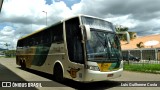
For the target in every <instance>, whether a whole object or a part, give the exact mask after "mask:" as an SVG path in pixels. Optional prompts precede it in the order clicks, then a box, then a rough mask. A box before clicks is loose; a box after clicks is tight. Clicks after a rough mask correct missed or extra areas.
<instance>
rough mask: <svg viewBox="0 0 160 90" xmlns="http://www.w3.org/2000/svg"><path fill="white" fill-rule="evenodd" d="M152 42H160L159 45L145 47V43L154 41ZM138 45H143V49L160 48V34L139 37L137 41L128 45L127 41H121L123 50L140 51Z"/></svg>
mask: <svg viewBox="0 0 160 90" xmlns="http://www.w3.org/2000/svg"><path fill="white" fill-rule="evenodd" d="M152 40H155V41H159V43H158V44H157V45H154V46H145V45H144V43H145V42H147V41H152ZM137 44H141V46H143V47H142V48H160V34H158V35H149V36H143V37H137V38H135V39H132V40H130V43H129V44H126V41H121V48H122V50H127V49H138V48H139V47H137Z"/></svg>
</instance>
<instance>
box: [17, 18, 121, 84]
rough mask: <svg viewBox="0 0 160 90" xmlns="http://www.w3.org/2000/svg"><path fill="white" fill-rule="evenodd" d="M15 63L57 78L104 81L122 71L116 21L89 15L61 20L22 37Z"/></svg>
mask: <svg viewBox="0 0 160 90" xmlns="http://www.w3.org/2000/svg"><path fill="white" fill-rule="evenodd" d="M121 34H122V33H121ZM16 64H17V65H20V66H21V68H23V69H25V68H29V69H33V70H37V71H41V72H44V73H48V74H53V77H54V78H55V80H57V81H63V80H64V78H67V79H71V80H75V81H79V82H94V81H103V80H108V79H113V78H118V77H120V76H121V75H122V71H123V61H122V52H121V45H120V40H119V38H118V35H117V33H116V30H115V28H114V25H113V24H112V23H111V22H108V21H106V20H104V19H101V18H97V17H93V16H88V15H77V16H74V17H71V18H68V19H64V20H61V21H60V22H58V23H56V24H53V25H51V26H49V27H46V28H44V29H42V30H39V31H36V32H34V33H32V34H29V35H27V36H24V37H22V38H20V39H19V40H18V41H17V50H16Z"/></svg>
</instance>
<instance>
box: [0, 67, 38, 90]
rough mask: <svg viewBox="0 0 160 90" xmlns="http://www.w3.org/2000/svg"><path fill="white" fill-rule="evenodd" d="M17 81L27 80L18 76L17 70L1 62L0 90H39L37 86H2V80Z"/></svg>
mask: <svg viewBox="0 0 160 90" xmlns="http://www.w3.org/2000/svg"><path fill="white" fill-rule="evenodd" d="M17 81H22V82H27V81H25V80H24V79H23V78H21V77H20V76H18V75H17V74H16V72H13V71H11V70H9V69H8V68H7V67H5V66H4V65H2V64H0V90H37V89H36V88H21V87H13V88H9V87H7V88H5V87H2V82H17Z"/></svg>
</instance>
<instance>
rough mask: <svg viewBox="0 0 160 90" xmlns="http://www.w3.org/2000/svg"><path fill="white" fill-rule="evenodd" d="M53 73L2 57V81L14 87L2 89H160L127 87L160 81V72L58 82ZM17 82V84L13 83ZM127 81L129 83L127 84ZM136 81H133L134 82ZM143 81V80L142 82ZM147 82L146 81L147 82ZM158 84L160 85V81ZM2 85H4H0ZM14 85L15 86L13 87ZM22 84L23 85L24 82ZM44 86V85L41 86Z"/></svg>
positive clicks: (0, 74)
mask: <svg viewBox="0 0 160 90" xmlns="http://www.w3.org/2000/svg"><path fill="white" fill-rule="evenodd" d="M52 78H53V77H52V75H49V74H46V73H42V72H38V71H34V70H29V69H27V70H23V69H21V68H20V66H18V65H16V61H15V58H0V81H1V82H0V83H1V84H2V82H11V83H12V88H8V87H3V88H0V90H75V89H76V90H108V89H109V90H159V89H160V87H152V86H150V87H137V86H136V87H133V86H132V87H126V86H125V85H127V84H128V82H127V81H129V82H130V81H135V82H138V81H147V82H149V83H152V81H160V74H150V73H138V72H129V71H124V72H123V75H122V77H120V78H116V79H112V80H108V81H101V82H93V83H80V82H75V81H72V80H66V81H65V82H63V83H58V82H56V81H54V79H52ZM14 82H15V84H13V83H14ZM126 82H127V84H126ZM135 82H131V83H132V84H134V83H135ZM18 83H23V84H24V83H25V84H27V86H29V85H28V83H36V84H37V87H30V88H28V87H25V85H24V87H25V88H21V87H17V86H16V85H17V84H18ZM141 83H143V82H141ZM145 84H146V82H145ZM156 84H158V85H160V82H157V83H156ZM0 86H2V85H0ZM13 86H14V87H13ZM20 86H23V85H22V84H21V85H20ZM41 86H42V87H41ZM122 86H123V87H122Z"/></svg>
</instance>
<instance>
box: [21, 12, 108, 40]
mask: <svg viewBox="0 0 160 90" xmlns="http://www.w3.org/2000/svg"><path fill="white" fill-rule="evenodd" d="M82 16H84V17H90V18H95V19H101V20H104V19H102V18H98V17H94V16H90V15H84V14H79V15H76V16H72V17H70V18H65V19H63V20H61V21H59V22H57V23H55V24H52V25H50V26H48V27H45V28H42V29H40V30H37V31H35V32H33V33H31V34H28V35H26V36H24V37H22V38H20V39H19V40H22V39H24V38H27V37H29V36H32V35H34V34H36V33H38V32H41V31H43V30H46V29H47V28H50V27H52V26H55V25H57V24H60V23H63V22H64V21H67V20H69V19H72V18H76V17H82ZM104 21H106V20H104ZM107 22H108V21H107Z"/></svg>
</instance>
